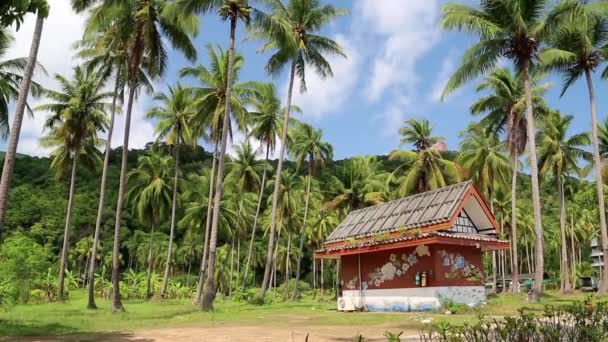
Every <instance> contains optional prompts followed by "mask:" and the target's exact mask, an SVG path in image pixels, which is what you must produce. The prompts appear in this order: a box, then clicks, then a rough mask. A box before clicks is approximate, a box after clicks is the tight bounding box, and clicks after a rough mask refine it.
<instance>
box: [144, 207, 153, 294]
mask: <svg viewBox="0 0 608 342" xmlns="http://www.w3.org/2000/svg"><path fill="white" fill-rule="evenodd" d="M150 223H151V226H150V244H149V247H148V274H147V276H146V299H150V298H152V295H153V294H152V247H153V246H154V228H155V224H154V219H151V220H150Z"/></svg>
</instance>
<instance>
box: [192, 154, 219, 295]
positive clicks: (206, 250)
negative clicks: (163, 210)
mask: <svg viewBox="0 0 608 342" xmlns="http://www.w3.org/2000/svg"><path fill="white" fill-rule="evenodd" d="M217 147H218V146H217V142H216V143H215V149H214V150H213V161H212V162H211V176H210V178H209V197H208V198H207V218H206V223H205V243H204V245H203V257H202V258H201V267H200V270H199V273H198V284H197V285H196V296H195V297H194V302H195V303H196V304H200V302H201V295H202V293H203V282H204V280H205V269H206V268H207V262H206V261H207V255H208V254H209V235H210V233H211V216H212V215H213V185H214V181H215V166H216V161H217Z"/></svg>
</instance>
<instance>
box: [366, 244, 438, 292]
mask: <svg viewBox="0 0 608 342" xmlns="http://www.w3.org/2000/svg"><path fill="white" fill-rule="evenodd" d="M430 255H431V252H430V250H429V247H428V246H425V245H420V246H418V247H416V249H415V250H414V251H412V253H410V254H407V253H403V254H401V255H400V256H397V254H394V253H391V254H390V256H389V260H388V262H387V263H385V264H384V265H382V266H381V267H376V268H375V269H374V271H373V272H371V273H369V274H368V277H369V280H368V281H367V282H363V283H362V286H363V288H364V289H366V288H368V287H378V286H380V285H382V283H384V282H385V281H387V280H393V279H395V277H401V276H403V275H405V273H406V272H407V270H409V268H410V267H411V266H412V265H414V264H416V263H417V262H418V259H419V258H420V257H423V256H430Z"/></svg>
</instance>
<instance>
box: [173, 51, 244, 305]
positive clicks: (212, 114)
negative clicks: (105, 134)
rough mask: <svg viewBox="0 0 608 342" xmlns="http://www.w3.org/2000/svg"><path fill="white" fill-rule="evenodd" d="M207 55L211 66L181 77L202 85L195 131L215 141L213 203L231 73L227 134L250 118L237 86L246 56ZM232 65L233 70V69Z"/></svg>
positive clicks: (185, 70) (203, 262) (188, 69)
mask: <svg viewBox="0 0 608 342" xmlns="http://www.w3.org/2000/svg"><path fill="white" fill-rule="evenodd" d="M207 54H208V55H209V60H210V63H209V67H205V66H203V65H199V66H197V67H186V68H183V69H182V70H181V71H180V75H181V77H194V78H196V80H197V81H198V82H199V83H200V85H199V86H197V87H194V88H193V92H194V96H195V97H196V98H197V101H196V106H197V108H198V113H197V115H196V116H195V118H194V119H193V123H192V126H193V127H192V129H193V130H194V131H195V132H196V134H197V135H199V136H203V137H204V138H205V139H206V140H211V141H212V142H213V144H214V146H215V147H214V151H213V161H212V165H211V174H212V177H211V182H210V183H209V188H210V190H209V193H208V196H209V202H213V198H214V187H215V180H216V174H217V171H216V168H217V164H218V161H219V152H220V151H219V150H218V149H219V148H220V147H221V142H222V130H223V127H224V126H223V125H224V116H225V114H226V104H227V102H228V101H226V99H227V98H228V97H227V93H226V87H227V85H228V73H229V70H232V71H231V73H232V74H231V75H232V76H231V80H232V81H231V82H232V89H231V92H230V97H229V98H230V99H231V101H229V102H230V112H231V115H232V116H233V117H234V120H232V119H231V117H230V115H228V117H227V120H228V122H227V127H228V128H227V133H228V134H230V137H232V133H231V132H232V127H233V122H234V123H235V124H236V126H237V127H238V128H239V129H245V127H246V123H247V120H246V119H247V117H246V116H245V115H244V113H245V109H244V105H243V96H244V94H245V93H246V86H247V85H246V84H240V83H237V81H238V78H239V71H240V70H241V68H242V66H243V63H244V60H243V56H242V55H240V54H238V53H236V54H235V56H234V57H233V61H232V64H230V54H229V53H226V52H225V51H224V50H223V49H222V48H221V47H219V46H218V47H217V48H216V47H214V46H212V45H208V46H207ZM231 65H232V67H230V66H231ZM208 211H209V212H208V213H207V215H206V217H207V221H206V225H205V244H204V246H205V248H204V250H203V257H202V258H201V267H200V271H199V282H198V286H197V289H196V297H195V302H196V303H200V302H201V295H202V291H203V281H204V276H205V270H206V267H207V266H208V262H207V258H208V253H209V239H210V235H211V230H212V229H211V223H212V218H213V206H209V207H208Z"/></svg>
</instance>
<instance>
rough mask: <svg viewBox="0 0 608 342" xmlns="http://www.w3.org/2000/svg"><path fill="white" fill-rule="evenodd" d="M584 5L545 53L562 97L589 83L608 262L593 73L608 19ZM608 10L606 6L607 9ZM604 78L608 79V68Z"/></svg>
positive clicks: (606, 44)
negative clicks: (558, 76)
mask: <svg viewBox="0 0 608 342" xmlns="http://www.w3.org/2000/svg"><path fill="white" fill-rule="evenodd" d="M593 5H594V6H592V4H587V5H584V6H582V11H581V13H579V15H577V16H576V18H574V19H573V20H571V21H569V22H568V23H566V24H564V25H563V27H561V28H560V29H559V30H557V32H555V34H553V35H552V37H551V47H550V48H548V49H545V50H544V51H543V52H542V53H541V60H542V62H543V64H544V65H545V66H546V67H547V68H548V69H551V70H556V71H558V72H559V73H560V74H562V75H563V77H564V85H563V87H562V92H561V96H563V95H564V93H565V92H566V91H567V90H568V88H569V87H570V86H571V85H572V84H574V82H576V81H577V80H578V79H580V78H581V77H583V75H584V77H585V79H586V80H587V89H588V92H589V105H590V107H591V135H592V141H593V165H594V167H595V177H596V188H597V199H598V207H599V217H600V233H601V237H602V250H603V251H604V255H605V256H606V257H605V258H606V261H608V230H607V228H606V212H605V208H604V187H603V181H602V165H601V160H600V148H599V138H598V128H597V126H598V122H597V113H596V104H595V89H594V86H593V78H592V73H593V72H594V71H595V70H596V69H597V68H598V67H599V66H600V65H601V64H602V63H604V62H605V61H606V60H607V59H608V32H606V30H605V27H606V25H607V24H608V19H607V18H606V16H605V14H603V13H595V10H596V9H597V6H596V5H597V4H593ZM604 7H605V6H604ZM602 77H604V78H606V77H608V69H605V70H604V73H603V75H602ZM606 291H608V262H604V272H603V281H602V282H601V286H600V289H599V290H598V292H599V293H604V292H606Z"/></svg>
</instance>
